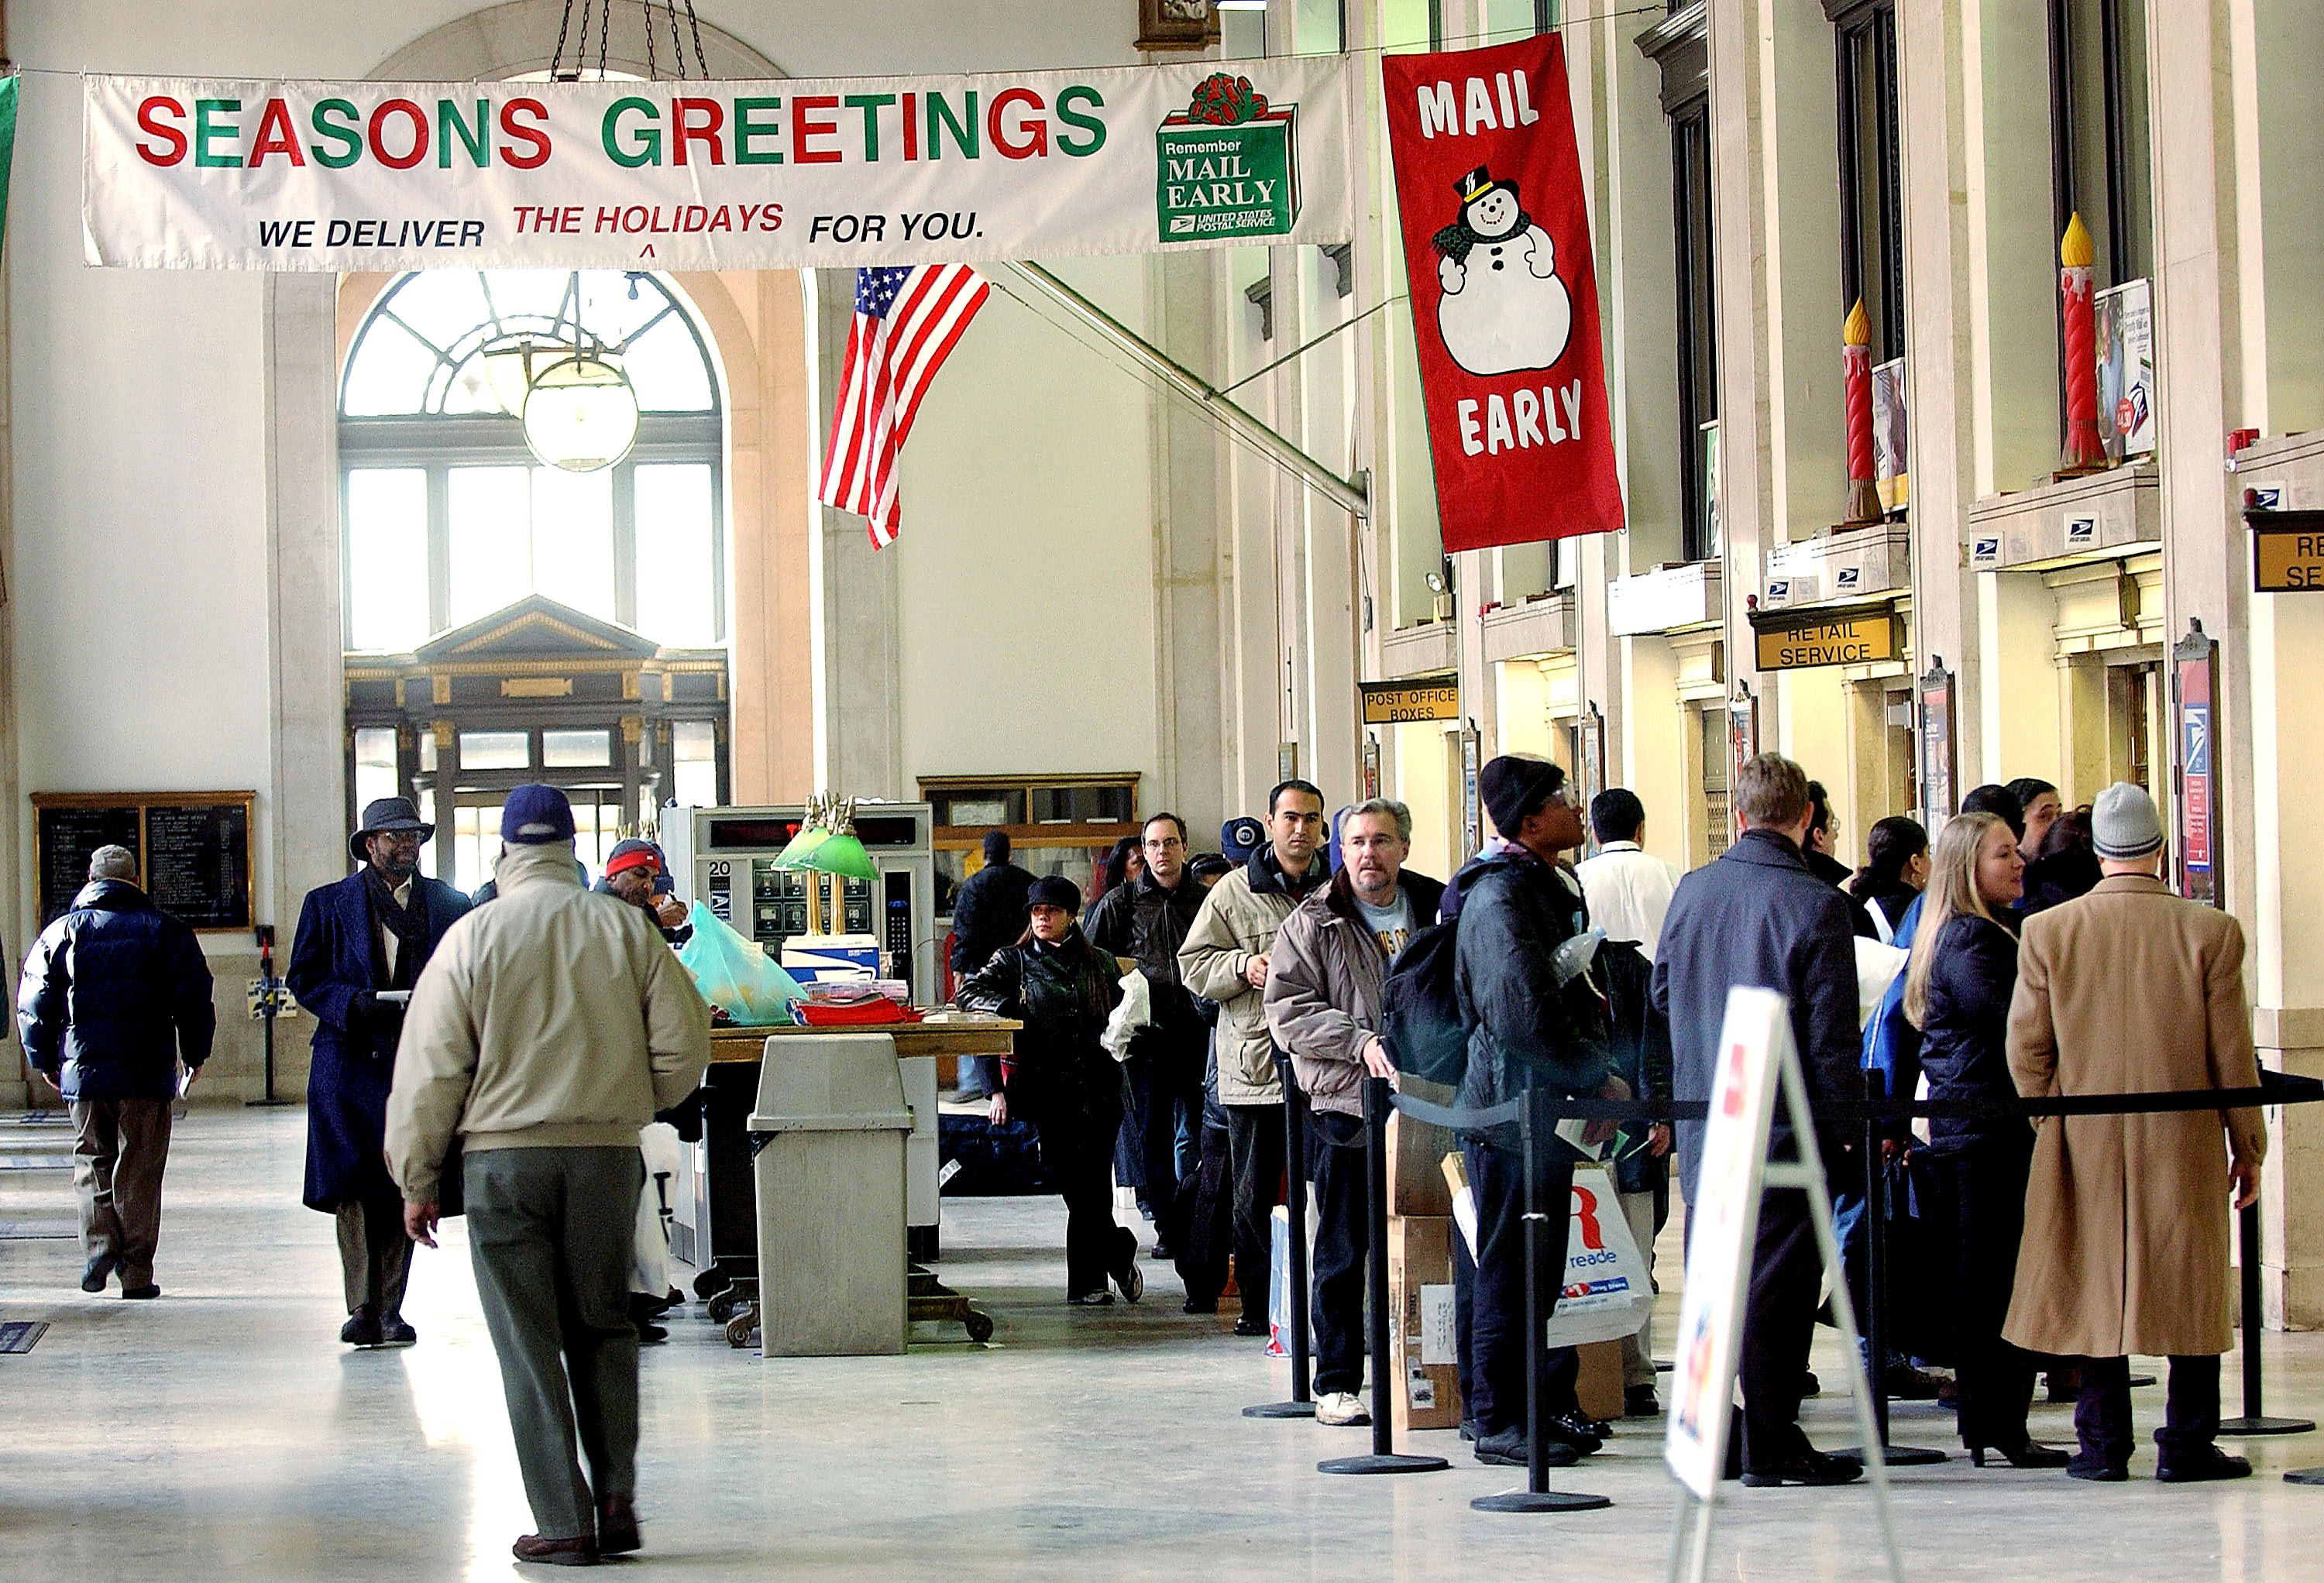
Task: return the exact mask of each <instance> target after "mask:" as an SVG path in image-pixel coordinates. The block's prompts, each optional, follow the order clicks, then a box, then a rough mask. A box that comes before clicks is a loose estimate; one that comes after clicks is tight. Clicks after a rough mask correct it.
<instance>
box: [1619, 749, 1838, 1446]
mask: <svg viewBox="0 0 2324 1583" xmlns="http://www.w3.org/2000/svg"><path fill="white" fill-rule="evenodd" d="M1734 804H1735V812H1736V814H1737V815H1738V816H1739V817H1740V818H1741V820H1742V822H1743V826H1744V829H1743V833H1742V835H1741V837H1740V838H1738V840H1737V841H1736V842H1735V844H1734V845H1733V846H1731V847H1729V848H1728V849H1727V851H1726V852H1725V853H1724V854H1723V855H1722V856H1721V857H1720V859H1719V861H1717V862H1714V863H1708V864H1705V865H1704V866H1703V867H1701V868H1700V869H1697V870H1695V871H1694V872H1693V873H1692V874H1689V875H1688V876H1687V877H1686V878H1685V879H1682V880H1680V881H1679V886H1678V891H1677V893H1676V894H1675V895H1674V896H1673V897H1672V898H1671V907H1670V912H1669V914H1668V916H1665V918H1664V920H1663V935H1662V941H1661V943H1659V944H1658V945H1657V946H1656V947H1655V980H1654V1000H1655V1007H1656V1008H1657V1009H1659V1010H1660V1011H1662V1012H1663V1013H1664V1015H1665V1016H1666V1017H1668V1018H1669V1019H1670V1042H1671V1058H1672V1063H1673V1068H1674V1081H1673V1084H1672V1090H1673V1095H1674V1098H1675V1099H1677V1100H1680V1101H1682V1102H1683V1101H1686V1100H1708V1099H1709V1098H1710V1097H1711V1083H1712V1079H1713V1076H1714V1074H1715V1073H1716V1072H1717V1069H1718V1064H1719V1035H1720V1028H1721V1027H1722V1026H1724V1024H1725V1022H1726V1019H1727V995H1728V991H1729V990H1730V989H1734V988H1735V987H1736V986H1737V985H1748V986H1751V987H1754V988H1757V989H1773V990H1775V992H1776V993H1778V994H1780V995H1783V996H1784V997H1785V998H1786V999H1788V1000H1789V1001H1790V1002H1791V1017H1792V1038H1793V1042H1794V1044H1795V1045H1797V1046H1798V1048H1799V1056H1800V1072H1801V1075H1802V1076H1803V1077H1804V1078H1805V1079H1806V1081H1807V1089H1808V1103H1809V1108H1810V1109H1811V1111H1812V1112H1816V1113H1821V1112H1822V1111H1823V1110H1824V1109H1826V1108H1827V1107H1828V1106H1831V1105H1833V1104H1845V1103H1849V1102H1850V1101H1853V1100H1858V1099H1859V1098H1860V1097H1861V1096H1862V1094H1863V1092H1864V1084H1863V1079H1862V1077H1861V1075H1860V1074H1859V1070H1858V1026H1857V1020H1856V1013H1857V1007H1856V935H1855V916H1854V909H1853V907H1852V905H1851V904H1850V902H1849V897H1847V896H1846V895H1844V894H1843V893H1841V892H1840V891H1839V890H1836V889H1834V888H1832V887H1831V886H1830V885H1827V884H1825V883H1824V882H1823V881H1822V880H1821V879H1817V878H1816V876H1815V875H1814V874H1813V873H1812V872H1811V871H1810V870H1809V868H1808V864H1807V860H1806V858H1805V857H1804V856H1803V853H1802V848H1801V843H1802V842H1803V841H1804V840H1805V839H1806V838H1807V833H1808V826H1809V824H1810V822H1811V820H1812V817H1813V813H1812V805H1811V803H1810V801H1809V797H1808V778H1807V774H1806V772H1805V771H1804V770H1803V769H1802V768H1800V767H1799V766H1798V765H1796V764H1794V763H1793V762H1792V761H1791V760H1790V759H1785V758H1783V757H1782V756H1780V755H1778V754H1775V753H1762V754H1760V755H1759V756H1758V757H1757V758H1756V759H1751V760H1750V761H1749V762H1748V763H1746V764H1745V765H1744V766H1743V767H1742V768H1740V769H1738V771H1737V772H1736V775H1735V787H1734ZM1706 1125H1707V1124H1706V1123H1704V1122H1701V1121H1681V1122H1680V1123H1679V1124H1678V1152H1679V1171H1680V1174H1681V1180H1682V1181H1683V1183H1684V1187H1685V1192H1686V1201H1687V1202H1688V1203H1690V1204H1692V1203H1694V1202H1696V1201H1697V1200H1696V1197H1695V1192H1696V1186H1697V1183H1696V1176H1697V1174H1698V1173H1699V1172H1700V1171H1701V1168H1702V1135H1703V1129H1704V1127H1705V1126H1706ZM1816 1130H1817V1135H1818V1136H1817V1139H1816V1142H1817V1146H1818V1149H1819V1151H1820V1152H1821V1155H1822V1156H1823V1158H1824V1161H1825V1162H1826V1164H1827V1167H1828V1168H1830V1169H1831V1172H1832V1175H1833V1177H1834V1179H1836V1180H1840V1181H1847V1180H1849V1179H1850V1173H1851V1172H1853V1173H1857V1174H1858V1175H1859V1176H1860V1174H1861V1171H1862V1166H1861V1164H1857V1163H1854V1162H1852V1161H1851V1162H1850V1163H1849V1164H1845V1165H1843V1164H1842V1163H1841V1161H1842V1156H1843V1155H1844V1154H1845V1153H1846V1151H1847V1150H1848V1148H1849V1144H1850V1142H1851V1140H1850V1139H1849V1137H1848V1135H1847V1134H1846V1133H1845V1132H1844V1131H1842V1130H1840V1128H1838V1127H1833V1126H1829V1125H1823V1124H1819V1126H1818V1127H1817V1129H1816ZM1793 1152H1794V1146H1793V1140H1792V1131H1791V1126H1790V1124H1789V1122H1788V1121H1786V1120H1785V1119H1784V1115H1783V1108H1782V1107H1781V1106H1780V1105H1779V1106H1777V1107H1776V1113H1775V1125H1774V1128H1773V1131H1772V1133H1771V1136H1770V1137H1769V1141H1768V1154H1769V1155H1771V1156H1773V1157H1777V1158H1782V1157H1787V1156H1789V1155H1792V1154H1793ZM1822 1266H1823V1259H1822V1254H1821V1250H1820V1249H1819V1248H1818V1247H1817V1245H1816V1237H1815V1228H1814V1222H1813V1221H1812V1220H1811V1219H1810V1218H1809V1210H1808V1202H1807V1194H1806V1193H1805V1192H1802V1191H1800V1190H1799V1189H1797V1188H1769V1189H1768V1190H1767V1191H1766V1195H1765V1197H1764V1198H1763V1199H1762V1200H1761V1201H1760V1208H1759V1226H1758V1232H1757V1241H1756V1243H1755V1245H1754V1247H1753V1251H1752V1269H1751V1293H1750V1297H1749V1300H1748V1302H1747V1304H1746V1306H1745V1309H1744V1315H1743V1367H1742V1375H1743V1478H1744V1482H1745V1483H1747V1484H1753V1485H1777V1484H1844V1483H1846V1482H1847V1481H1848V1480H1849V1479H1852V1478H1855V1477H1859V1476H1860V1475H1861V1474H1862V1473H1863V1471H1864V1469H1863V1468H1862V1466H1861V1465H1860V1464H1858V1463H1855V1462H1847V1461H1841V1460H1840V1459H1837V1458H1832V1457H1827V1456H1825V1455H1823V1454H1822V1453H1821V1452H1820V1451H1818V1450H1816V1449H1815V1448H1814V1447H1813V1446H1812V1445H1810V1444H1809V1443H1808V1438H1807V1436H1806V1435H1804V1434H1803V1433H1801V1432H1800V1425H1799V1417H1800V1396H1801V1394H1802V1391H1803V1387H1804V1385H1805V1384H1806V1380H1807V1367H1808V1350H1809V1347H1810V1345H1811V1343H1812V1341H1813V1339H1814V1333H1815V1311H1816V1300H1817V1296H1818V1294H1819V1291H1820V1288H1821V1275H1822Z"/></svg>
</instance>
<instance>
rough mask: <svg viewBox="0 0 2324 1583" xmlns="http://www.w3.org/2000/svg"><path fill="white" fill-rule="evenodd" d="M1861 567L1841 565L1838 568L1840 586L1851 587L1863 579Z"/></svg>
mask: <svg viewBox="0 0 2324 1583" xmlns="http://www.w3.org/2000/svg"><path fill="white" fill-rule="evenodd" d="M1863 577H1864V568H1863V567H1861V566H1843V567H1841V568H1840V577H1839V579H1838V582H1839V585H1840V587H1842V588H1853V587H1855V586H1856V585H1857V584H1858V583H1859V582H1861V581H1862V580H1863Z"/></svg>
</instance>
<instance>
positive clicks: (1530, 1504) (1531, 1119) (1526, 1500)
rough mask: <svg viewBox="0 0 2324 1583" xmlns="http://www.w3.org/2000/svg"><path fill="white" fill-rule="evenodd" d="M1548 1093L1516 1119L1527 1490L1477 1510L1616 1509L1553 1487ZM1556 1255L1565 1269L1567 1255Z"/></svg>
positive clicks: (1530, 1099) (1478, 1502)
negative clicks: (1546, 1306)
mask: <svg viewBox="0 0 2324 1583" xmlns="http://www.w3.org/2000/svg"><path fill="white" fill-rule="evenodd" d="M1547 1092H1548V1091H1546V1090H1545V1089H1528V1090H1526V1096H1525V1109H1523V1111H1521V1112H1520V1113H1519V1115H1518V1118H1517V1142H1518V1155H1519V1157H1520V1160H1521V1162H1522V1165H1523V1169H1524V1172H1525V1316H1526V1317H1525V1324H1526V1328H1525V1337H1526V1486H1525V1488H1523V1489H1512V1490H1507V1491H1504V1492H1503V1493H1501V1494H1499V1495H1489V1496H1478V1497H1477V1498H1476V1499H1475V1500H1472V1501H1471V1502H1470V1503H1469V1506H1470V1509H1471V1510H1472V1511H1478V1512H1592V1511H1596V1510H1598V1509H1599V1508H1600V1507H1602V1506H1610V1505H1613V1504H1614V1503H1613V1502H1612V1501H1610V1500H1609V1499H1608V1498H1607V1497H1606V1496H1601V1495H1579V1494H1576V1495H1566V1494H1561V1493H1553V1492H1552V1491H1551V1489H1550V1487H1549V1447H1548V1444H1547V1442H1546V1441H1545V1439H1544V1438H1543V1437H1544V1436H1545V1434H1546V1433H1547V1432H1548V1429H1547V1426H1546V1425H1545V1424H1544V1423H1543V1422H1542V1416H1543V1415H1542V1404H1541V1385H1542V1366H1543V1362H1544V1358H1543V1357H1542V1355H1543V1354H1544V1353H1545V1352H1546V1351H1548V1350H1549V1315H1547V1314H1545V1313H1544V1312H1542V1311H1541V1273H1542V1270H1543V1268H1544V1264H1545V1260H1546V1259H1547V1258H1548V1257H1549V1256H1550V1251H1549V1247H1548V1240H1547V1239H1548V1236H1549V1227H1548V1224H1547V1220H1548V1216H1547V1214H1546V1212H1545V1209H1544V1207H1543V1204H1542V1201H1541V1159H1540V1148H1541V1140H1542V1138H1543V1137H1545V1135H1547V1134H1548V1133H1549V1132H1550V1130H1551V1128H1550V1126H1549V1123H1548V1122H1547V1120H1546V1119H1545V1118H1544V1116H1543V1114H1542V1106H1543V1101H1544V1100H1545V1098H1546V1096H1547ZM1479 1207H1480V1210H1481V1208H1482V1206H1481V1205H1480V1206H1479ZM1558 1222H1559V1224H1561V1225H1563V1224H1564V1222H1565V1217H1564V1216H1563V1215H1561V1216H1559V1217H1558ZM1556 1251H1557V1255H1558V1256H1559V1262H1560V1264H1561V1265H1563V1255H1564V1252H1565V1250H1564V1249H1563V1248H1562V1247H1561V1248H1559V1249H1557V1250H1556ZM1481 1432H1482V1426H1481V1425H1480V1433H1481Z"/></svg>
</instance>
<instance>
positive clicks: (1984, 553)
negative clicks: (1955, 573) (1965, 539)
mask: <svg viewBox="0 0 2324 1583" xmlns="http://www.w3.org/2000/svg"><path fill="white" fill-rule="evenodd" d="M2000 564H2001V536H2000V535H1999V534H1997V533H1988V534H1987V535H1986V536H1985V537H1984V538H1976V539H1971V540H1970V541H1969V565H1971V566H1980V567H1982V566H1999V565H2000Z"/></svg>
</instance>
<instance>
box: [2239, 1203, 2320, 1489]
mask: <svg viewBox="0 0 2324 1583" xmlns="http://www.w3.org/2000/svg"><path fill="white" fill-rule="evenodd" d="M2236 1247H2237V1259H2238V1269H2237V1273H2238V1274H2239V1275H2241V1276H2242V1277H2243V1280H2242V1285H2243V1313H2242V1315H2241V1316H2240V1317H2241V1319H2242V1321H2243V1332H2244V1335H2243V1343H2244V1414H2243V1416H2242V1417H2241V1418H2229V1419H2224V1420H2222V1421H2221V1422H2220V1424H2219V1432H2220V1433H2221V1434H2224V1435H2232V1436H2235V1437H2236V1438H2237V1439H2241V1438H2243V1437H2246V1436H2249V1435H2266V1434H2306V1433H2308V1432H2309V1431H2311V1430H2313V1429H2314V1428H2315V1427H2316V1422H2315V1420H2313V1419H2309V1418H2270V1417H2268V1416H2267V1414H2266V1413H2265V1411H2264V1407H2263V1398H2264V1381H2263V1379H2262V1377H2261V1373H2260V1368H2261V1365H2260V1355H2259V1347H2260V1340H2259V1333H2260V1322H2259V1311H2260V1295H2259V1200H2258V1198H2257V1197H2256V1196H2255V1197H2254V1198H2253V1200H2252V1201H2251V1202H2249V1203H2247V1204H2246V1205H2245V1206H2244V1208H2243V1214H2242V1217H2241V1219H2240V1220H2239V1222H2238V1229H2237V1233H2236ZM2287 1477H2289V1476H2288V1475H2287Z"/></svg>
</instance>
